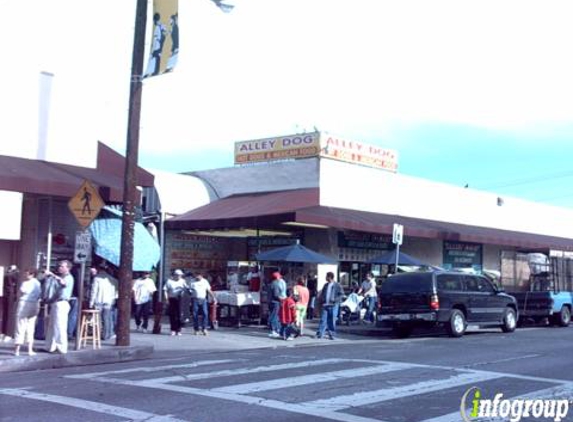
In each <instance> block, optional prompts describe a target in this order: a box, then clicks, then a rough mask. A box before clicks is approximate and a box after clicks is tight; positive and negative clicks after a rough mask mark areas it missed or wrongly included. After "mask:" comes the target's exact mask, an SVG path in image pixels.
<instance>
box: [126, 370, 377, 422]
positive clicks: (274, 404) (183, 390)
mask: <svg viewBox="0 0 573 422" xmlns="http://www.w3.org/2000/svg"><path fill="white" fill-rule="evenodd" d="M117 381H118V382H119V381H120V380H117ZM125 384H126V385H130V386H139V387H147V388H153V389H158V390H164V391H171V392H174V393H180V394H191V395H198V396H203V397H209V398H216V399H222V400H230V401H234V402H238V403H244V404H250V405H256V406H261V407H267V408H270V409H276V410H280V411H283V412H292V413H297V414H302V415H307V416H316V417H320V418H323V419H330V420H334V421H340V422H387V421H384V420H381V419H372V418H367V417H363V416H357V415H351V414H347V413H338V412H332V411H330V410H327V409H311V408H307V407H305V406H301V405H300V404H297V403H287V402H282V401H278V400H270V399H263V398H260V397H255V396H247V395H241V394H230V393H223V392H218V391H213V390H202V389H200V388H194V387H184V386H180V385H171V384H160V383H155V382H154V381H127V382H125Z"/></svg>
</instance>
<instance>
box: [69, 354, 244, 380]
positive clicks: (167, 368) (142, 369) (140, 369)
mask: <svg viewBox="0 0 573 422" xmlns="http://www.w3.org/2000/svg"><path fill="white" fill-rule="evenodd" d="M230 362H237V359H222V360H203V361H198V362H192V363H185V364H181V365H164V366H156V367H150V366H140V367H137V368H129V369H120V370H116V371H105V372H91V373H89V374H78V375H65V376H64V378H75V379H89V378H98V377H101V376H105V375H118V374H129V373H131V372H158V371H172V370H176V369H190V368H197V367H199V366H205V365H218V364H221V363H230Z"/></svg>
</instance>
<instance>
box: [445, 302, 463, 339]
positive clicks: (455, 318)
mask: <svg viewBox="0 0 573 422" xmlns="http://www.w3.org/2000/svg"><path fill="white" fill-rule="evenodd" d="M446 329H447V331H448V334H449V335H450V337H461V336H463V335H464V333H465V332H466V318H465V317H464V314H463V312H462V311H460V310H459V309H454V310H452V315H451V316H450V321H449V322H448V325H447V326H446Z"/></svg>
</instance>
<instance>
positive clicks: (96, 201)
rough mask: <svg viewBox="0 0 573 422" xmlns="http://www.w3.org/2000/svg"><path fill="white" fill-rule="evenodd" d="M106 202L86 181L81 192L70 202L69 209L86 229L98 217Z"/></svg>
mask: <svg viewBox="0 0 573 422" xmlns="http://www.w3.org/2000/svg"><path fill="white" fill-rule="evenodd" d="M104 205H105V202H103V199H101V196H99V193H98V191H97V189H96V188H94V187H93V185H92V184H91V183H90V182H88V181H87V180H84V183H82V186H81V187H80V190H78V192H77V193H76V194H75V195H74V196H73V197H72V198H71V199H70V200H69V201H68V208H69V209H70V211H71V212H72V214H73V215H74V216H75V217H76V220H78V223H80V226H82V227H83V228H86V227H87V226H89V225H90V223H91V222H92V221H93V220H94V219H95V218H96V217H97V216H98V214H99V212H100V211H101V209H102V208H103V207H104Z"/></svg>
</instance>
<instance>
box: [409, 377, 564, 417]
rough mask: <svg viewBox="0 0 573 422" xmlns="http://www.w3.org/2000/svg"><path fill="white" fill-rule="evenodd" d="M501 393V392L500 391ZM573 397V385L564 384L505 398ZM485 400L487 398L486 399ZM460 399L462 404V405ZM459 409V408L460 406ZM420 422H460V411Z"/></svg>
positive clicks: (557, 398)
mask: <svg viewBox="0 0 573 422" xmlns="http://www.w3.org/2000/svg"><path fill="white" fill-rule="evenodd" d="M500 392H501V391H500ZM571 397H573V383H564V384H562V385H558V386H555V387H550V388H545V389H543V390H537V391H532V392H531V393H525V394H521V395H518V396H511V397H504V400H505V399H508V400H512V399H530V400H536V399H541V400H543V399H555V400H559V399H567V400H570V399H571ZM484 398H485V397H484ZM461 399H462V398H461V397H460V404H461ZM458 407H459V406H458ZM505 421H507V418H501V417H491V418H489V419H488V422H505ZM420 422H460V411H459V410H458V411H457V412H452V413H448V414H446V415H441V416H437V417H435V418H430V419H426V420H423V421H420Z"/></svg>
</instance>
